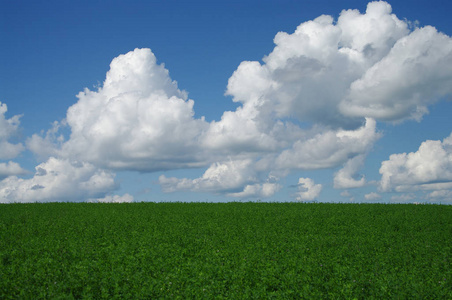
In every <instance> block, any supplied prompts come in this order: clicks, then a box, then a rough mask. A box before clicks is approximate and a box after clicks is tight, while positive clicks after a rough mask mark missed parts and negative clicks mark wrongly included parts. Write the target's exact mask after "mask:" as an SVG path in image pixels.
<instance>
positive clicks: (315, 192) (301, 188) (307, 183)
mask: <svg viewBox="0 0 452 300" xmlns="http://www.w3.org/2000/svg"><path fill="white" fill-rule="evenodd" d="M321 191H322V185H321V184H315V182H314V180H312V179H311V178H303V177H300V178H299V179H298V192H297V194H296V195H295V196H296V197H295V199H296V200H298V201H305V200H314V199H316V198H318V197H319V195H320V192H321Z"/></svg>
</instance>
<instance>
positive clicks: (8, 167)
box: [0, 161, 27, 179]
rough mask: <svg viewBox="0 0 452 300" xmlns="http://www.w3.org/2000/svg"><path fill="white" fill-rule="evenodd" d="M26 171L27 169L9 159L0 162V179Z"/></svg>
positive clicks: (22, 173)
mask: <svg viewBox="0 0 452 300" xmlns="http://www.w3.org/2000/svg"><path fill="white" fill-rule="evenodd" d="M26 173H27V171H26V170H24V169H23V168H22V167H21V166H20V165H19V164H18V163H16V162H13V161H9V162H7V163H0V179H3V178H6V177H8V176H15V175H24V174H26Z"/></svg>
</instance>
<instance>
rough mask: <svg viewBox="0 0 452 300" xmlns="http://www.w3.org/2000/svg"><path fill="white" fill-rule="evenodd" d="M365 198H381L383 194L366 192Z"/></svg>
mask: <svg viewBox="0 0 452 300" xmlns="http://www.w3.org/2000/svg"><path fill="white" fill-rule="evenodd" d="M364 198H365V199H366V200H370V201H372V200H379V199H381V195H380V194H377V193H375V192H372V193H369V194H365V195H364Z"/></svg>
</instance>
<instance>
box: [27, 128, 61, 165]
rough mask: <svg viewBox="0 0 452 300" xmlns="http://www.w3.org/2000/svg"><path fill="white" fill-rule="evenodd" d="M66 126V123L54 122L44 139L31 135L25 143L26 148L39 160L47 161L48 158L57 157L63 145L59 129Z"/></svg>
mask: <svg viewBox="0 0 452 300" xmlns="http://www.w3.org/2000/svg"><path fill="white" fill-rule="evenodd" d="M65 126H67V124H66V122H65V121H63V122H58V121H55V122H53V124H52V128H50V129H49V130H47V132H46V134H45V136H44V137H42V135H43V132H41V135H38V134H33V135H32V136H31V138H28V139H27V141H26V145H27V148H28V149H29V150H30V151H31V152H33V153H34V154H35V155H36V156H37V157H38V158H39V159H41V160H43V161H44V160H47V159H48V158H49V157H52V156H53V157H57V156H59V155H60V154H61V151H60V148H61V146H62V144H63V143H64V135H63V134H61V133H59V130H60V128H61V127H65Z"/></svg>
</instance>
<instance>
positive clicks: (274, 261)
mask: <svg viewBox="0 0 452 300" xmlns="http://www.w3.org/2000/svg"><path fill="white" fill-rule="evenodd" d="M0 298H1V299H17V298H21V299H31V298H33V299H55V298H59V299H72V298H76V299H80V298H96V299H102V298H104V299H115V298H117V299H119V298H121V299H123V298H131V299H132V298H133V299H155V298H168V299H174V298H179V299H194V298H196V299H198V298H202V299H211V298H217V299H222V298H231V299H244V298H246V299H264V298H265V299H268V298H275V299H284V298H285V299H293V298H318V299H321V298H328V299H331V298H333V299H353V298H356V299H372V298H374V299H382V298H399V299H400V298H412V299H451V298H452V206H444V205H402V204H400V205H385V204H322V203H312V204H303V203H128V204H94V203H47V204H40V203H34V204H8V205H1V206H0Z"/></svg>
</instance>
